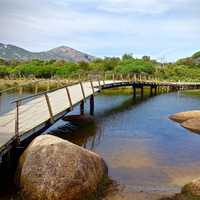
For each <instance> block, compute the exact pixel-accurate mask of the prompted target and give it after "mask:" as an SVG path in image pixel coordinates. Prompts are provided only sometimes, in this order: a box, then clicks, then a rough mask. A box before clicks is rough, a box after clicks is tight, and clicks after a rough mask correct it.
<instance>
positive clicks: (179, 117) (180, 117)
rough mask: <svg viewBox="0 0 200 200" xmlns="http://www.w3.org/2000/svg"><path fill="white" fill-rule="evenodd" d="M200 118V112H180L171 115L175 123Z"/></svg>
mask: <svg viewBox="0 0 200 200" xmlns="http://www.w3.org/2000/svg"><path fill="white" fill-rule="evenodd" d="M198 117H199V118H200V110H192V111H187V112H179V113H176V114H173V115H171V116H170V117H169V118H170V119H171V120H173V121H176V122H179V123H182V122H184V121H186V120H188V119H193V118H198Z"/></svg>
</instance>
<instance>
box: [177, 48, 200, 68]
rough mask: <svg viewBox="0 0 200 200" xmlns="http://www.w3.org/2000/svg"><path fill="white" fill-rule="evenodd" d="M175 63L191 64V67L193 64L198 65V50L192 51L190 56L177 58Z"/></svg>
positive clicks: (199, 52)
mask: <svg viewBox="0 0 200 200" xmlns="http://www.w3.org/2000/svg"><path fill="white" fill-rule="evenodd" d="M176 63H177V64H183V65H186V66H191V67H195V66H198V67H199V66H200V51H198V52H196V53H194V54H193V55H192V56H190V57H187V58H181V59H179V60H177V62H176Z"/></svg>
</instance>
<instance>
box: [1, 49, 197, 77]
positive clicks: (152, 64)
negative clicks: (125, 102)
mask: <svg viewBox="0 0 200 200" xmlns="http://www.w3.org/2000/svg"><path fill="white" fill-rule="evenodd" d="M199 54H200V52H197V53H196V54H194V55H193V56H192V57H189V58H185V59H180V60H178V61H177V62H176V63H166V64H161V63H159V62H157V61H155V60H151V58H150V57H149V56H143V58H141V59H138V58H134V57H133V56H132V55H131V54H125V55H123V56H122V58H117V57H112V58H109V57H106V58H104V59H100V58H98V59H96V60H93V61H91V62H90V63H87V62H79V63H73V62H67V61H64V60H50V61H42V60H32V61H16V60H12V61H5V60H1V59H0V77H1V78H5V77H10V78H11V77H14V78H19V77H30V76H32V77H36V78H51V77H55V76H57V77H62V78H68V77H72V76H76V75H78V74H80V75H84V74H88V73H94V74H96V73H105V72H109V73H115V74H124V75H126V74H130V73H132V74H133V73H146V74H149V75H155V76H157V77H158V78H159V79H167V80H176V81H178V80H185V81H192V80H195V81H196V80H200V62H199V57H200V56H199Z"/></svg>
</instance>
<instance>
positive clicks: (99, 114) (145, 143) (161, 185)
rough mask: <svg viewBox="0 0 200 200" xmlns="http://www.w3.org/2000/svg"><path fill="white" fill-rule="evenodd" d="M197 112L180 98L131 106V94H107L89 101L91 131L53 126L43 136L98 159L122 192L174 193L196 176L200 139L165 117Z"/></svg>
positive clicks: (199, 103) (196, 102)
mask: <svg viewBox="0 0 200 200" xmlns="http://www.w3.org/2000/svg"><path fill="white" fill-rule="evenodd" d="M199 108H200V99H199V98H195V97H190V96H185V95H183V94H180V93H170V94H162V95H159V96H155V97H152V98H147V99H145V100H143V101H140V100H139V101H137V102H135V101H134V100H133V99H132V96H131V94H118V95H116V94H115V95H113V94H111V95H110V94H108V93H107V94H103V95H99V96H96V97H95V116H94V118H95V124H96V126H92V127H87V128H86V129H84V128H83V129H76V125H70V124H68V125H66V126H65V127H66V128H58V126H62V125H63V122H59V123H58V124H56V125H55V126H54V127H53V128H51V129H50V130H49V131H48V132H53V133H54V134H55V135H57V136H60V137H64V138H66V139H68V140H70V141H72V142H74V143H76V144H78V145H81V146H84V147H86V148H88V149H92V150H93V151H95V152H97V153H99V154H100V155H101V156H102V157H103V158H104V159H105V161H106V163H107V164H108V167H109V175H110V176H111V178H112V179H113V180H115V181H117V183H119V185H120V187H121V188H123V189H124V190H125V191H127V192H130V191H131V192H140V191H143V192H164V193H165V192H166V193H174V192H179V191H180V188H181V186H183V185H184V184H185V183H188V182H189V181H191V180H192V179H194V178H197V177H199V176H200V168H199V165H200V148H199V147H200V135H197V134H194V133H191V132H189V131H187V130H185V129H184V128H182V127H181V126H180V125H179V124H176V123H174V122H172V121H170V120H169V119H168V116H169V115H171V114H173V113H176V112H179V111H186V110H192V109H199ZM77 113H78V108H76V109H75V111H74V112H73V114H77ZM69 127H70V130H71V131H67V130H69ZM69 132H71V133H69Z"/></svg>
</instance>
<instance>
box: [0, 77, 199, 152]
mask: <svg viewBox="0 0 200 200" xmlns="http://www.w3.org/2000/svg"><path fill="white" fill-rule="evenodd" d="M101 86H102V87H104V88H112V87H120V86H134V87H136V86H138V87H142V90H143V87H144V86H150V87H151V88H152V87H155V86H156V87H157V86H171V87H176V86H178V87H180V86H192V87H194V88H195V87H196V86H199V87H200V83H180V82H178V83H174V82H173V83H172V82H171V83H169V82H161V83H158V82H157V81H150V80H146V81H142V80H139V81H137V80H135V79H134V80H129V81H128V80H122V81H119V80H106V81H92V82H91V81H86V82H82V83H81V82H80V83H76V84H74V85H71V86H66V87H63V88H60V89H57V90H54V91H50V92H45V93H42V94H38V95H36V96H35V95H34V96H32V97H25V98H23V99H21V100H19V101H16V102H15V103H16V104H18V107H16V108H15V109H13V110H11V111H9V112H7V113H5V114H3V115H1V116H0V153H1V152H2V151H4V149H8V146H9V144H10V143H12V142H13V140H16V138H18V139H21V140H23V137H26V134H28V136H30V135H31V134H33V133H36V132H38V131H39V130H42V129H43V128H45V127H47V125H51V124H53V123H54V122H55V121H56V120H58V119H59V118H61V117H63V115H65V114H66V112H67V111H70V109H71V107H73V106H75V105H77V104H78V103H80V102H81V101H82V100H84V99H85V98H88V97H89V96H91V95H93V94H94V93H96V92H98V91H99V90H100V88H101ZM134 89H135V88H134ZM69 97H70V98H69ZM28 136H27V137H28Z"/></svg>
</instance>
